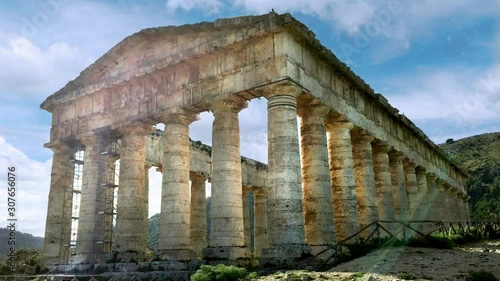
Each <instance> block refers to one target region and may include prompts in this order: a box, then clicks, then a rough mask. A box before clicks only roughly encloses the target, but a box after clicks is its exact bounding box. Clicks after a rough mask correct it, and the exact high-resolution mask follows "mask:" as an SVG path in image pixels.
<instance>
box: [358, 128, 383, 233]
mask: <svg viewBox="0 0 500 281" xmlns="http://www.w3.org/2000/svg"><path fill="white" fill-rule="evenodd" d="M351 135H352V153H353V158H354V172H355V173H354V176H355V182H356V199H357V202H358V215H359V227H360V228H363V227H365V226H367V225H369V224H370V223H372V222H374V221H378V219H379V218H378V206H377V192H376V188H375V173H374V170H373V151H372V145H371V141H373V139H374V138H373V137H372V136H371V135H370V134H368V133H367V132H366V131H363V130H355V131H352V134H351ZM373 230H374V227H370V228H368V229H366V230H365V231H363V232H362V233H361V236H362V237H363V238H365V239H366V238H368V235H370V234H371V233H372V232H373Z"/></svg>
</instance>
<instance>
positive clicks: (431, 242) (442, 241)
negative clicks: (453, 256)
mask: <svg viewBox="0 0 500 281" xmlns="http://www.w3.org/2000/svg"><path fill="white" fill-rule="evenodd" d="M408 246H411V247H422V248H437V249H453V247H455V246H456V244H455V243H454V242H453V240H451V239H450V238H448V237H441V236H426V237H414V238H411V239H410V240H409V241H408Z"/></svg>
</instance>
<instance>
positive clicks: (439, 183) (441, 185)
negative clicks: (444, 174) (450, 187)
mask: <svg viewBox="0 0 500 281" xmlns="http://www.w3.org/2000/svg"><path fill="white" fill-rule="evenodd" d="M445 184H446V181H445V180H443V179H441V178H439V177H437V178H436V186H437V187H438V188H440V189H445Z"/></svg>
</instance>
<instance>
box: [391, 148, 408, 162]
mask: <svg viewBox="0 0 500 281" xmlns="http://www.w3.org/2000/svg"><path fill="white" fill-rule="evenodd" d="M389 159H390V161H393V162H402V161H403V160H404V159H405V156H404V154H403V153H402V152H399V151H397V150H391V151H389Z"/></svg>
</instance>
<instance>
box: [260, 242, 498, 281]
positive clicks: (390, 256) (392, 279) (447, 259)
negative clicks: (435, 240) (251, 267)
mask: <svg viewBox="0 0 500 281" xmlns="http://www.w3.org/2000/svg"><path fill="white" fill-rule="evenodd" d="M479 270H484V271H487V272H491V273H493V274H494V275H495V277H496V278H497V279H499V280H500V240H497V241H486V242H481V243H475V244H469V245H467V246H464V247H461V248H455V249H452V250H443V249H430V248H413V247H397V248H387V249H380V250H377V251H374V252H372V253H369V254H368V255H366V256H364V257H361V258H358V259H355V260H352V261H349V262H346V263H343V264H340V265H338V266H336V267H334V268H332V269H330V270H329V271H328V272H303V271H295V272H294V271H290V272H286V273H276V274H274V275H270V276H265V277H261V278H259V279H258V280H266V281H268V280H269V281H270V280H287V281H292V280H302V281H307V280H313V279H314V280H321V279H323V280H346V281H347V280H360V281H361V280H367V281H375V280H380V281H396V280H409V279H411V277H414V278H412V279H411V280H465V277H466V276H467V273H468V272H469V271H479ZM403 278H404V279H403Z"/></svg>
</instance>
